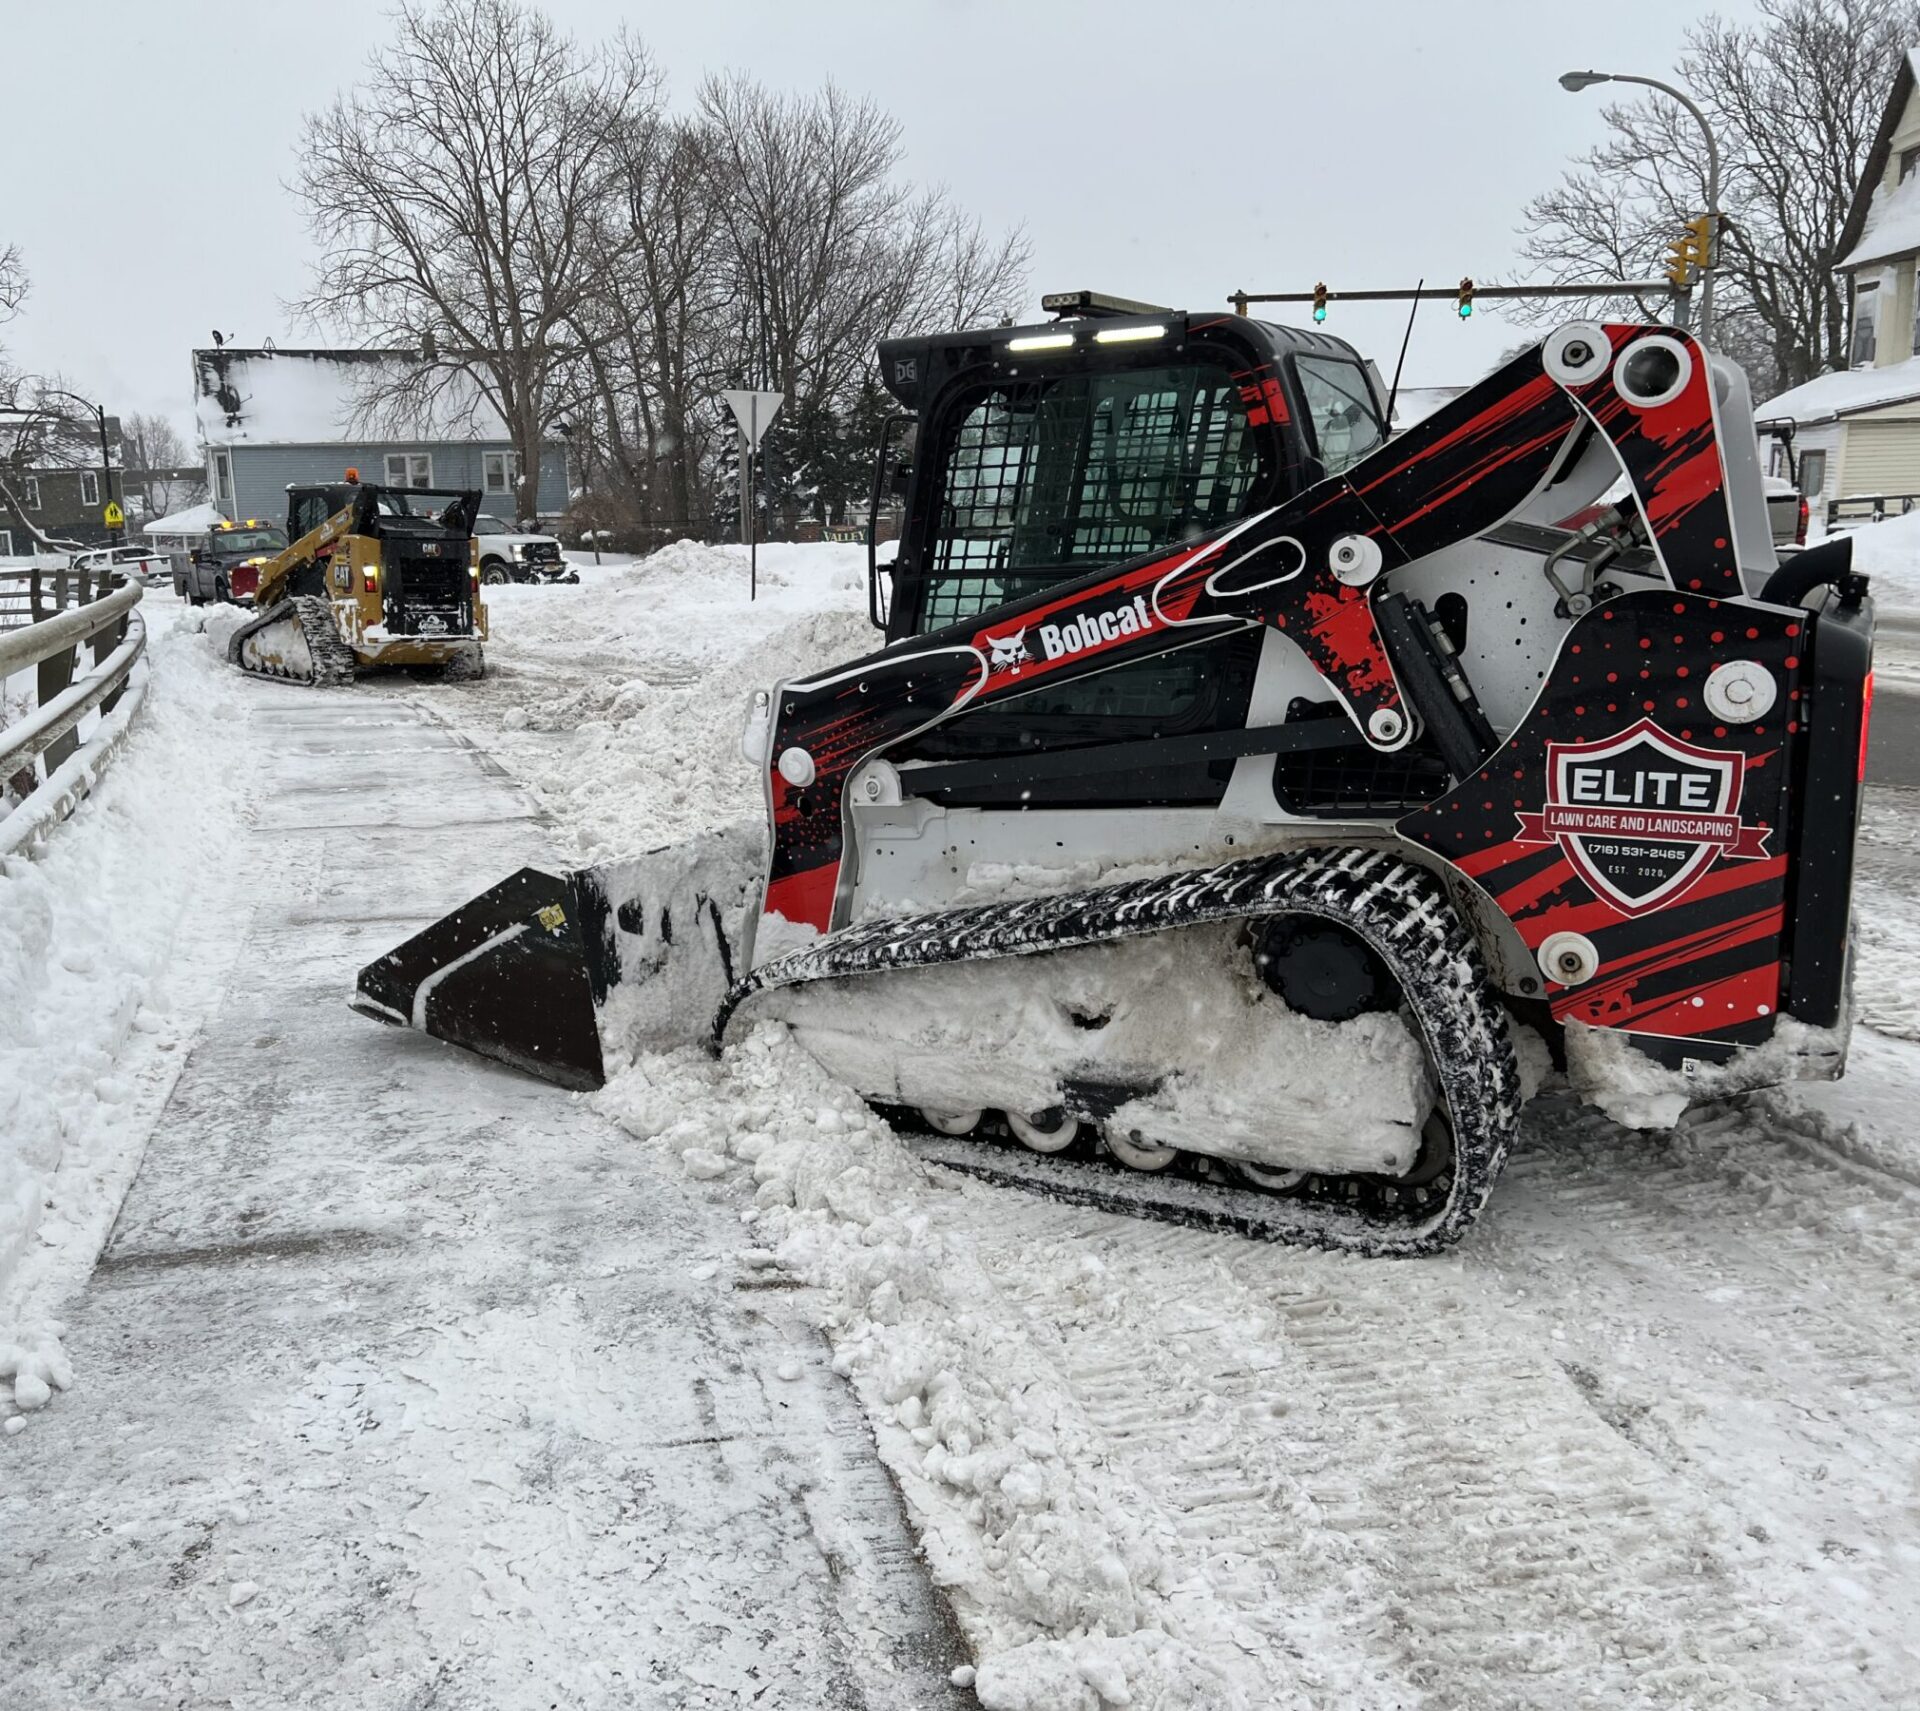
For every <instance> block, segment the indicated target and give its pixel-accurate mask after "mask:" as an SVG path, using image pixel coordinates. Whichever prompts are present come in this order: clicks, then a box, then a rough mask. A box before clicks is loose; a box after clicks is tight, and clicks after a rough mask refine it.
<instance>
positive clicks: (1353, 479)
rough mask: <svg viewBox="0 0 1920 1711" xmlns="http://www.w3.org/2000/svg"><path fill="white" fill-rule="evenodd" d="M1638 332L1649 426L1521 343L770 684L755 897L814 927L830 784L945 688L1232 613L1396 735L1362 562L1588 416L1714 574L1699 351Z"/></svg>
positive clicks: (1084, 670) (1542, 474) (1712, 491)
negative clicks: (765, 815)
mask: <svg viewBox="0 0 1920 1711" xmlns="http://www.w3.org/2000/svg"><path fill="white" fill-rule="evenodd" d="M1607 332H1608V337H1609V338H1611V339H1613V340H1614V341H1615V343H1616V344H1618V345H1620V346H1622V347H1625V346H1627V345H1628V344H1629V343H1631V341H1633V340H1634V339H1635V338H1638V337H1641V336H1648V329H1646V328H1634V327H1619V328H1610V329H1608V330H1607ZM1650 336H1654V337H1657V338H1659V339H1661V340H1663V341H1666V342H1667V343H1671V344H1677V348H1679V349H1680V350H1681V351H1682V352H1683V354H1685V355H1686V356H1687V357H1688V360H1689V361H1690V362H1691V363H1692V364H1693V372H1694V374H1695V378H1700V379H1701V384H1700V386H1699V387H1693V386H1691V384H1690V385H1689V387H1688V388H1687V389H1685V390H1683V392H1682V393H1681V395H1680V397H1678V398H1676V399H1675V400H1673V401H1671V402H1670V403H1666V404H1663V405H1661V406H1660V408H1661V410H1663V411H1665V412H1667V414H1665V415H1663V416H1662V418H1661V422H1660V424H1659V426H1658V430H1657V431H1651V430H1649V431H1643V429H1642V427H1641V425H1640V424H1639V422H1638V419H1637V417H1636V416H1635V414H1634V412H1633V411H1632V410H1631V409H1629V408H1628V407H1627V406H1625V405H1622V406H1621V408H1620V409H1619V410H1615V409H1614V408H1613V407H1612V405H1613V403H1615V402H1618V400H1617V399H1616V397H1615V394H1614V393H1613V391H1612V382H1611V380H1610V378H1608V375H1607V374H1603V375H1602V376H1601V377H1600V378H1599V379H1596V380H1595V381H1594V382H1593V383H1592V384H1591V385H1589V386H1587V387H1585V388H1584V389H1583V391H1582V393H1581V396H1580V402H1579V404H1578V405H1576V404H1575V402H1574V398H1573V395H1572V394H1571V393H1570V392H1569V390H1568V389H1567V388H1566V387H1563V386H1562V385H1560V384H1559V383H1558V382H1556V381H1555V380H1553V379H1552V378H1551V377H1550V376H1549V375H1548V374H1547V373H1546V371H1545V369H1544V368H1543V366H1542V358H1541V353H1540V351H1539V350H1538V349H1537V348H1536V349H1534V350H1530V351H1527V352H1525V353H1523V354H1522V355H1520V356H1518V357H1516V358H1515V359H1514V360H1513V361H1512V362H1510V363H1508V364H1507V365H1506V366H1505V367H1504V368H1502V369H1500V370H1498V371H1497V372H1495V373H1494V374H1492V375H1489V376H1488V377H1487V379H1485V380H1484V381H1482V382H1481V383H1480V384H1479V385H1478V386H1476V387H1474V388H1472V389H1471V390H1469V391H1468V392H1466V393H1463V394H1462V395H1461V396H1460V397H1459V398H1457V399H1455V400H1454V401H1453V402H1452V403H1451V404H1449V405H1447V406H1445V407H1443V408H1442V409H1441V410H1439V411H1436V412H1435V413H1434V415H1432V416H1430V417H1428V418H1427V419H1426V420H1425V421H1423V422H1421V423H1419V424H1417V425H1416V426H1415V427H1414V428H1412V429H1410V430H1409V431H1408V432H1407V433H1405V434H1402V435H1401V436H1400V437H1399V438H1397V439H1395V440H1392V441H1390V442H1389V443H1388V444H1386V445H1384V446H1382V447H1381V448H1380V449H1379V450H1377V451H1375V452H1374V453H1373V454H1372V455H1371V456H1369V457H1367V458H1364V459H1363V460H1361V462H1359V463H1358V464H1356V465H1354V467H1353V468H1352V469H1350V470H1348V471H1346V472H1345V473H1344V474H1343V475H1339V476H1335V477H1332V478H1330V479H1328V480H1325V481H1321V482H1319V483H1317V484H1316V485H1315V486H1313V487H1311V488H1309V489H1307V491H1306V492H1304V493H1302V494H1300V495H1298V496H1297V497H1296V498H1294V499H1291V500H1289V501H1287V502H1286V503H1285V504H1282V505H1279V506H1276V507H1275V508H1274V509H1272V510H1270V511H1267V512H1263V513H1260V514H1259V515H1256V516H1254V517H1251V518H1247V519H1244V520H1243V521H1241V522H1239V523H1236V524H1234V525H1233V526H1232V527H1230V528H1228V529H1225V530H1223V531H1221V532H1220V533H1218V534H1215V535H1213V536H1210V537H1207V538H1205V539H1203V540H1200V541H1197V542H1195V543H1193V544H1192V545H1189V546H1182V547H1178V548H1175V549H1172V550H1170V551H1163V552H1159V553H1155V554H1153V555H1151V556H1149V557H1145V558H1141V559H1137V560H1135V561H1133V562H1131V563H1129V564H1125V565H1121V566H1119V567H1117V568H1114V569H1110V570H1105V571H1099V572H1095V573H1094V574H1092V575H1090V576H1087V577H1084V578H1082V579H1080V580H1079V581H1077V582H1071V583H1066V584H1062V585H1061V586H1059V587H1057V588H1054V589H1050V590H1047V591H1046V592H1045V593H1043V594H1039V595H1035V596H1032V597H1030V598H1028V599H1026V600H1022V601H1016V602H1013V603H1011V604H1009V605H1007V606H1005V607H1002V608H1001V609H999V610H998V611H997V612H996V613H995V614H994V615H993V617H992V620H991V621H990V622H988V623H985V624H982V623H979V622H978V621H973V622H969V623H967V624H963V625H955V626H953V627H951V628H949V629H946V630H942V631H938V632H935V633H933V634H931V635H926V636H920V637H915V638H913V639H911V640H908V641H902V642H898V643H896V644H894V646H892V647H890V648H888V649H885V650H883V651H882V652H880V653H877V654H874V655H871V656H869V657H868V658H867V659H866V660H864V661H859V662H856V663H854V664H853V665H850V666H848V667H847V668H845V669H844V670H843V671H841V672H837V673H835V674H833V675H832V676H830V677H825V678H819V679H814V680H812V681H810V682H806V683H799V684H788V685H785V686H783V688H782V689H781V691H780V694H779V706H778V708H777V709H776V712H777V717H776V722H775V736H774V743H773V750H772V756H771V759H770V767H771V768H772V770H771V772H770V777H769V790H770V793H771V800H772V805H773V817H774V846H775V847H774V858H773V876H772V884H771V887H770V889H769V895H768V899H767V908H768V910H769V911H770V912H777V913H779V914H781V915H783V916H785V917H786V918H787V919H788V920H791V921H796V922H804V923H806V924H808V925H810V926H813V927H816V928H818V929H819V930H821V931H823V932H824V931H827V930H828V929H829V927H830V925H831V920H832V915H833V908H834V898H835V895H836V892H837V889H838V883H839V864H840V853H841V849H842V841H843V835H844V834H843V830H842V827H841V824H840V821H841V807H842V804H841V788H842V786H843V784H844V782H845V780H846V777H847V775H848V773H849V772H850V771H851V769H852V768H853V766H854V765H856V764H857V763H858V762H859V761H860V760H861V759H862V758H864V757H865V756H867V755H870V754H874V753H877V752H879V751H880V750H882V749H884V748H885V747H886V746H887V745H888V744H890V743H894V742H898V741H900V740H901V739H902V738H903V737H904V736H906V735H907V734H908V733H910V732H913V731H916V730H919V729H920V728H922V727H923V726H925V725H927V724H930V723H932V722H934V721H936V720H939V719H943V718H946V717H949V716H950V715H952V714H953V713H955V712H957V711H959V710H960V708H961V707H963V706H980V705H984V704H990V703H992V702H994V701H996V700H998V699H1000V698H1002V697H1005V696H1009V695H1019V694H1022V693H1024V692H1026V691H1027V690H1029V689H1031V688H1033V687H1034V686H1035V684H1036V683H1037V682H1039V681H1042V680H1047V681H1059V680H1064V679H1068V678H1073V677H1079V676H1084V675H1086V674H1088V673H1091V672H1097V671H1102V670H1105V669H1107V668H1109V667H1111V666H1114V665H1119V664H1121V663H1124V662H1126V661H1130V660H1134V659H1139V658H1142V657H1145V656H1148V655H1152V654H1157V653H1164V652H1166V651H1168V650H1169V649H1172V648H1177V647H1182V646H1185V645H1187V644H1188V643H1191V642H1194V641H1197V640H1200V639H1201V638H1203V637H1204V636H1207V635H1212V634H1219V633H1221V632H1223V631H1226V630H1230V629H1233V628H1236V627H1246V626H1250V625H1255V624H1269V625H1272V626H1273V627H1274V628H1275V629H1277V630H1280V631H1282V632H1283V633H1285V634H1286V635H1287V636H1288V637H1289V638H1291V639H1292V640H1293V641H1294V642H1295V643H1296V644H1297V645H1298V646H1299V647H1300V649H1301V651H1302V652H1303V653H1304V654H1305V655H1306V657H1307V659H1308V660H1309V661H1310V662H1311V663H1312V665H1313V666H1314V668H1315V670H1317V671H1318V672H1319V673H1320V675H1321V676H1322V677H1323V678H1325V680H1326V681H1327V683H1328V684H1329V686H1330V687H1331V688H1332V689H1333V690H1334V692H1335V693H1336V694H1337V695H1338V697H1339V698H1340V700H1341V702H1342V704H1343V705H1344V706H1345V708H1346V709H1347V711H1348V713H1349V714H1350V716H1351V717H1352V719H1353V721H1354V723H1355V725H1356V726H1357V727H1358V728H1359V730H1360V732H1361V734H1362V736H1363V737H1364V738H1365V739H1366V740H1367V741H1368V742H1370V743H1372V744H1373V745H1374V746H1375V747H1376V748H1380V749H1386V750H1392V749H1396V748H1399V747H1401V746H1403V745H1404V744H1405V743H1406V742H1407V741H1408V740H1409V739H1410V737H1411V735H1412V731H1413V720H1412V719H1411V717H1409V716H1408V714H1407V711H1406V709H1405V708H1404V707H1403V705H1402V698H1401V692H1400V687H1399V684H1398V682H1397V681H1396V679H1395V676H1394V671H1393V667H1392V663H1391V661H1390V659H1389V657H1388V654H1387V650H1386V647H1385V645H1384V644H1383V642H1382V641H1381V638H1380V632H1379V629H1378V627H1377V625H1376V624H1375V621H1374V614H1373V593H1374V589H1375V587H1376V586H1377V583H1376V580H1375V577H1376V576H1377V574H1378V573H1379V572H1382V571H1392V570H1393V569H1395V568H1396V567H1398V566H1401V565H1404V564H1406V563H1408V562H1409V561H1411V560H1413V559H1417V558H1421V557H1425V556H1427V555H1428V554H1431V553H1434V552H1437V551H1439V550H1440V549H1442V548H1443V547H1447V546H1451V545H1453V544H1455V543H1456V542H1458V541H1461V540H1466V539H1469V538H1471V537H1472V536H1474V535H1477V534H1481V533H1484V532H1485V531H1486V530H1487V529H1490V528H1492V527H1494V526H1496V525H1497V524H1499V523H1500V522H1502V521H1504V520H1505V519H1506V518H1507V517H1508V516H1510V515H1511V514H1512V513H1513V512H1514V511H1515V510H1516V509H1518V508H1519V507H1520V506H1521V505H1522V504H1524V503H1525V502H1526V501H1527V500H1528V499H1529V498H1530V497H1531V496H1532V495H1533V494H1534V493H1535V492H1536V491H1537V490H1538V489H1539V488H1540V486H1541V484H1542V483H1543V482H1545V481H1546V480H1547V479H1548V478H1549V477H1550V476H1551V475H1552V474H1553V472H1554V470H1555V468H1556V466H1557V465H1558V464H1559V462H1560V461H1561V459H1562V458H1563V457H1564V456H1565V455H1566V454H1567V453H1568V452H1569V450H1570V448H1571V446H1572V445H1573V443H1574V441H1575V439H1576V437H1577V435H1578V432H1579V430H1580V428H1581V426H1582V423H1583V421H1584V420H1586V419H1587V418H1589V417H1590V418H1591V419H1592V420H1593V421H1594V422H1596V423H1597V424H1598V425H1599V426H1600V428H1601V431H1602V432H1604V433H1606V434H1608V435H1610V436H1612V437H1613V438H1614V441H1615V444H1616V445H1617V446H1620V447H1622V448H1623V449H1622V451H1621V456H1622V461H1623V466H1624V467H1625V468H1626V470H1627V473H1628V475H1629V476H1630V477H1631V478H1632V479H1633V481H1634V484H1635V488H1636V492H1637V493H1638V494H1639V496H1640V500H1641V503H1642V504H1643V506H1645V507H1646V509H1647V512H1648V515H1649V516H1650V517H1656V516H1657V517H1658V518H1659V519H1660V522H1659V523H1658V525H1657V526H1658V527H1660V528H1662V529H1663V530H1664V536H1663V539H1664V540H1665V542H1666V544H1665V546H1664V547H1663V552H1664V553H1665V555H1666V557H1665V562H1666V563H1667V565H1668V567H1669V573H1670V574H1679V575H1684V576H1686V577H1687V579H1688V580H1690V581H1693V582H1694V583H1695V584H1696V585H1698V584H1699V583H1702V582H1708V581H1714V582H1717V581H1718V580H1719V579H1720V571H1719V569H1718V568H1717V567H1718V565H1719V563H1720V559H1719V558H1718V557H1715V556H1712V555H1717V554H1724V553H1725V552H1726V551H1727V550H1729V543H1730V540H1731V536H1730V534H1728V533H1727V531H1726V525H1725V517H1726V506H1725V502H1724V500H1723V499H1722V498H1721V496H1720V485H1719V484H1720V481H1721V474H1720V460H1719V454H1718V451H1717V449H1716V446H1715V443H1714V437H1713V435H1714V428H1713V417H1712V410H1711V401H1710V400H1711V395H1710V392H1709V391H1708V390H1707V389H1706V388H1707V382H1706V381H1705V380H1704V378H1701V377H1703V376H1704V375H1705V366H1704V359H1703V358H1702V357H1701V356H1700V355H1699V347H1698V346H1696V345H1693V344H1692V343H1691V341H1689V340H1686V339H1685V338H1684V335H1673V334H1666V333H1661V334H1658V335H1650ZM1610 372H1611V371H1609V373H1610ZM1249 378H1250V379H1251V378H1252V377H1249ZM1583 411H1584V412H1585V415H1584V416H1583ZM1703 484H1704V486H1703ZM1355 541H1358V542H1360V543H1362V545H1363V546H1364V547H1365V548H1366V549H1367V551H1368V552H1370V553H1372V554H1373V555H1374V572H1373V574H1371V575H1361V576H1359V577H1354V578H1350V579H1349V580H1344V581H1343V580H1342V579H1341V577H1339V576H1337V575H1336V574H1335V573H1334V564H1335V548H1336V547H1337V546H1339V545H1340V544H1341V543H1343V542H1345V543H1349V544H1351V543H1352V542H1355ZM1703 541H1705V542H1706V543H1707V545H1706V546H1705V547H1704V548H1703V547H1702V545H1701V543H1702V542H1703ZM1715 543H1717V544H1715ZM1696 551H1707V552H1708V553H1709V557H1708V558H1707V559H1705V560H1703V561H1702V564H1703V568H1702V569H1701V570H1700V571H1699V572H1697V573H1695V572H1692V571H1690V570H1689V568H1688V567H1689V564H1690V562H1691V561H1690V557H1689V555H1691V554H1693V553H1695V552H1696ZM1729 562H1730V560H1729ZM1676 563H1677V564H1679V565H1680V567H1681V569H1680V572H1678V573H1675V572H1674V570H1673V567H1674V565H1675V564H1676ZM1383 714H1391V715H1392V717H1390V718H1383V717H1380V715H1383ZM790 749H798V750H800V751H801V752H802V753H803V754H804V755H806V756H807V757H808V759H809V763H810V767H811V771H812V777H811V778H810V779H809V781H808V782H807V783H805V784H802V785H796V784H793V783H791V782H790V781H789V780H788V779H787V778H786V777H785V776H784V775H783V774H782V773H781V772H780V771H779V768H778V761H779V757H780V756H781V755H783V754H784V753H786V752H787V751H788V750H790ZM801 770H803V771H804V770H806V769H805V768H802V769H801Z"/></svg>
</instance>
